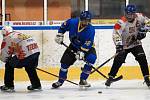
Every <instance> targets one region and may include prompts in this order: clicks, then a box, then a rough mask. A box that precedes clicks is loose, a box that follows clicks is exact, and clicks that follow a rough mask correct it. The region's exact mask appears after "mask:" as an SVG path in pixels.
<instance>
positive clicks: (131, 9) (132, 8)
mask: <svg viewBox="0 0 150 100" xmlns="http://www.w3.org/2000/svg"><path fill="white" fill-rule="evenodd" d="M125 13H127V14H132V13H136V6H135V5H127V6H126V8H125Z"/></svg>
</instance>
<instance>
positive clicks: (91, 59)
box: [86, 54, 97, 64]
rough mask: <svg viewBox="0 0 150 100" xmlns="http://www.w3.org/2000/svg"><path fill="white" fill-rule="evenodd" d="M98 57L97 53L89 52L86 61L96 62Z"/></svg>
mask: <svg viewBox="0 0 150 100" xmlns="http://www.w3.org/2000/svg"><path fill="white" fill-rule="evenodd" d="M96 59H97V57H96V55H94V54H89V55H88V56H87V57H86V61H87V62H88V63H91V64H94V63H95V61H96Z"/></svg>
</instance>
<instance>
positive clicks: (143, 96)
mask: <svg viewBox="0 0 150 100" xmlns="http://www.w3.org/2000/svg"><path fill="white" fill-rule="evenodd" d="M75 82H77V83H78V81H75ZM89 82H90V83H91V85H92V87H91V88H89V89H87V90H81V89H79V87H78V86H76V85H74V84H71V83H68V82H65V83H64V84H63V86H62V87H61V88H59V89H51V84H52V82H51V81H42V82H41V83H42V87H43V90H42V91H38V92H29V91H28V90H27V89H26V87H27V86H28V85H30V83H29V82H15V90H16V92H14V93H6V92H0V100H150V89H148V88H147V86H146V84H143V80H120V81H118V82H116V83H113V84H112V85H111V87H109V88H106V87H105V85H104V82H105V81H104V80H98V81H91V80H90V81H89ZM0 84H1V85H2V82H0ZM98 91H102V93H98Z"/></svg>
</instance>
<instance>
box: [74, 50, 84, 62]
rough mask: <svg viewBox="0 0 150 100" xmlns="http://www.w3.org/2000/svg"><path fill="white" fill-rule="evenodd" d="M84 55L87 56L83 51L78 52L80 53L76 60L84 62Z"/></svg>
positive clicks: (77, 54)
mask: <svg viewBox="0 0 150 100" xmlns="http://www.w3.org/2000/svg"><path fill="white" fill-rule="evenodd" d="M84 55H85V54H84V53H83V52H82V51H78V52H77V53H76V56H75V58H76V59H78V60H84Z"/></svg>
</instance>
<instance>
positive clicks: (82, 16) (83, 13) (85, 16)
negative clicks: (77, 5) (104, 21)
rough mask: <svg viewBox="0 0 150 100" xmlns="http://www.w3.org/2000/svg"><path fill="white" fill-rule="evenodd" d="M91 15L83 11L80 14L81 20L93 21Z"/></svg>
mask: <svg viewBox="0 0 150 100" xmlns="http://www.w3.org/2000/svg"><path fill="white" fill-rule="evenodd" d="M91 17H92V15H91V13H90V12H89V11H82V12H81V14H80V19H81V21H82V20H91Z"/></svg>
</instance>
